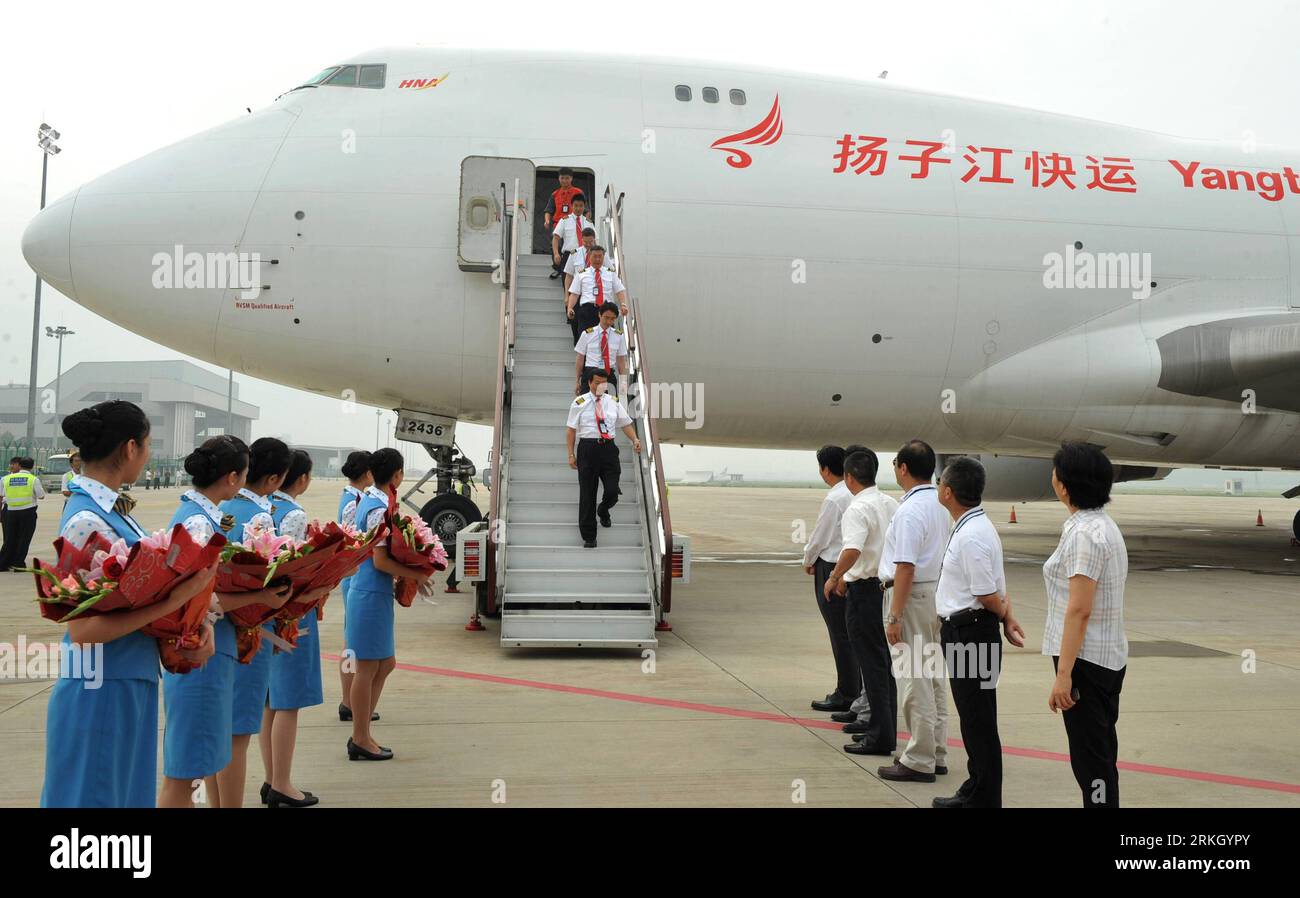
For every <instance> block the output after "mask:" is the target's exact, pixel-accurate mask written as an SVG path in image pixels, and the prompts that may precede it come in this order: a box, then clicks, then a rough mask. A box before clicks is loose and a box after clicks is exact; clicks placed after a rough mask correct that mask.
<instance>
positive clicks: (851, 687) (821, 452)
mask: <svg viewBox="0 0 1300 898" xmlns="http://www.w3.org/2000/svg"><path fill="white" fill-rule="evenodd" d="M817 471H818V473H819V474H820V475H821V478H822V481H823V482H824V483H825V484H826V485H827V486H829V487H830V489H829V490H828V491H827V492H826V496H825V498H823V499H822V506H821V510H820V511H819V512H818V513H817V523H816V524H815V525H814V526H813V529H812V533H810V534H808V542H807V543H805V544H804V547H803V572H804V573H805V574H809V575H810V576H811V577H812V578H813V594H814V596H815V597H816V599H817V610H818V611H820V612H821V615H822V620H823V621H824V622H825V624H826V635H827V636H829V637H830V640H831V657H832V658H834V659H835V689H834V690H833V691H832V692H830V693H828V694H827V696H826V698H824V699H814V700H813V703H812V709H813V710H814V711H830V712H832V713H843V712H846V711H848V710H849V706H850V704H852V702H853V700H854V699H855V698H857V697H858V694H859V693H860V692H861V691H862V674H861V672H859V670H858V664H857V662H856V661H855V660H854V659H853V647H852V646H851V645H849V631H848V628H847V626H846V625H845V623H844V606H845V604H846V603H845V602H842V601H839V600H838V599H837V600H835V601H829V600H828V599H827V597H826V578H827V577H829V576H830V574H831V571H833V570H834V569H835V562H837V561H839V560H840V550H841V549H842V548H843V547H844V539H843V537H842V536H841V534H840V519H841V518H843V517H844V510H845V509H846V508H848V507H849V503H850V502H852V501H853V494H852V493H850V492H849V488H848V486H847V485H845V483H844V450H843V449H841V448H840V447H839V446H823V447H822V448H820V449H818V450H817Z"/></svg>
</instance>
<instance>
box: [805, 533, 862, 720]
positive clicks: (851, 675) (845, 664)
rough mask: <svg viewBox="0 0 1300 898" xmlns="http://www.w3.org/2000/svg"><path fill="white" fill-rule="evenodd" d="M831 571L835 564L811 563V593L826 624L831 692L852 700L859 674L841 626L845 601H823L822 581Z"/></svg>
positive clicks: (846, 632) (859, 683)
mask: <svg viewBox="0 0 1300 898" xmlns="http://www.w3.org/2000/svg"><path fill="white" fill-rule="evenodd" d="M833 570H835V562H833V561H823V560H822V559H820V558H818V559H817V560H816V561H814V562H813V591H814V592H815V593H816V594H817V610H818V611H820V612H821V614H822V620H823V621H825V622H826V635H827V636H829V637H830V640H831V657H833V658H834V659H835V693H836V694H837V695H839V696H840V697H841V698H845V699H847V700H849V701H853V700H854V699H855V698H857V697H858V693H859V692H861V691H862V672H861V671H860V670H858V662H857V661H856V660H855V659H854V657H853V646H851V645H850V644H849V628H848V625H847V624H846V623H845V610H846V609H847V607H848V604H849V603H848V599H847V598H845V599H841V598H836V599H835V600H834V601H832V602H828V601H826V578H827V577H829V576H830V574H831V571H833Z"/></svg>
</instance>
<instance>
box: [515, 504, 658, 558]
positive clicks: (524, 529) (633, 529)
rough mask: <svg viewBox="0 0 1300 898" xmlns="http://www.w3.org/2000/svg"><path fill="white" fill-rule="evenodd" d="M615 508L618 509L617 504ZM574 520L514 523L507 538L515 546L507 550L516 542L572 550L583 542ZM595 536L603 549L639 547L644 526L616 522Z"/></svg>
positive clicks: (524, 544) (600, 530) (575, 515)
mask: <svg viewBox="0 0 1300 898" xmlns="http://www.w3.org/2000/svg"><path fill="white" fill-rule="evenodd" d="M614 508H615V510H617V509H618V506H617V505H616V506H614ZM573 511H574V515H573V518H574V519H575V520H576V517H577V510H576V509H574V510H573ZM557 517H558V515H557ZM575 520H569V521H565V522H564V523H562V524H561V523H539V524H523V523H511V524H509V525H508V526H507V528H506V529H507V533H506V540H507V542H508V543H509V544H510V545H511V547H512V548H511V549H509V550H508V551H510V552H513V551H514V549H513V546H514V544H515V543H518V544H519V545H521V546H548V545H549V546H563V547H565V548H571V549H576V548H579V547H580V546H581V545H582V534H580V533H579V532H578V525H577V524H576V523H575ZM596 539H597V541H598V542H599V543H600V548H601V549H604V548H605V547H606V546H640V545H641V527H640V525H639V524H615V525H614V526H613V527H601V528H600V529H599V530H598V531H597V532H596ZM597 551H600V550H597Z"/></svg>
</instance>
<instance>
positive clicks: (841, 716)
mask: <svg viewBox="0 0 1300 898" xmlns="http://www.w3.org/2000/svg"><path fill="white" fill-rule="evenodd" d="M857 719H858V712H856V711H836V712H835V713H834V714H832V715H831V720H833V721H835V722H836V723H853V721H855V720H857Z"/></svg>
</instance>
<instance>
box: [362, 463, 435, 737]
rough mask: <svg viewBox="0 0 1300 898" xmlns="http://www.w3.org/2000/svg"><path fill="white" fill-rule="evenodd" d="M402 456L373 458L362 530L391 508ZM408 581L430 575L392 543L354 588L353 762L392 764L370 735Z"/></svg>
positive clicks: (393, 661) (378, 551) (392, 659)
mask: <svg viewBox="0 0 1300 898" xmlns="http://www.w3.org/2000/svg"><path fill="white" fill-rule="evenodd" d="M403 465H404V462H403V460H402V453H400V452H398V451H397V450H396V449H380V450H378V451H377V452H375V453H374V454H373V455H371V456H370V473H371V474H372V475H373V476H374V478H375V482H374V484H373V485H372V486H370V487H369V488H367V489H366V494H365V496H363V497H362V499H361V502H360V503H359V504H358V505H357V529H358V530H363V531H364V530H369V529H371V528H372V527H375V526H377V525H378V524H379V523H380V522H381V521H382V520H383V519H384V514H385V513H386V512H387V510H388V490H389V489H390V488H391V489H396V488H397V487H398V486H400V485H401V483H402V468H403ZM394 577H405V578H407V579H410V580H415V581H417V582H419V583H420V585H421V586H424V584H425V583H426V582H427V581H428V580H429V577H428V575H427V574H424V573H422V572H420V571H417V570H415V569H414V568H409V567H407V566H406V565H403V564H398V563H397V562H395V561H393V560H392V559H391V558H389V557H388V548H387V546H386V545H380V546H377V547H376V548H375V551H374V554H373V555H372V556H371V557H370V558H369V559H367V560H366V561H364V562H362V563H361V567H360V568H358V569H357V572H356V574H355V575H354V576H353V578H352V585H351V586H350V587H349V588H348V610H347V619H346V620H345V621H344V629H345V630H346V635H347V644H348V648H349V649H350V650H351V651H352V652H354V653H355V655H356V667H357V671H356V675H355V676H354V677H353V678H352V694H351V705H352V714H353V717H352V738H350V739H348V760H351V761H359V760H364V761H387V760H389V759H391V758H392V757H393V752H392V750H391V749H388V748H384V747H383V746H381V745H380V744H379V743H378V742H376V741H375V740H374V737H373V736H371V735H370V715H371V713H373V711H374V710H375V706H376V705H378V704H379V696H380V694H381V693H382V692H383V690H384V681H385V680H387V679H388V675H389V674H390V673H392V672H393V670H394V669H396V667H397V657H396V655H397V649H396V644H395V641H394V637H393V605H394V604H395V603H394V600H393V578H394Z"/></svg>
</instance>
